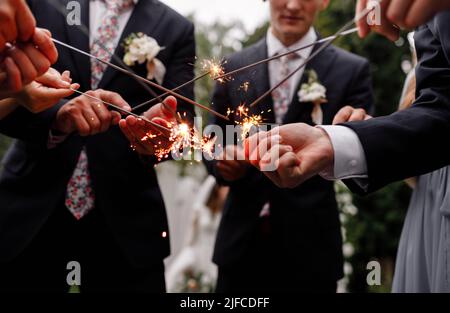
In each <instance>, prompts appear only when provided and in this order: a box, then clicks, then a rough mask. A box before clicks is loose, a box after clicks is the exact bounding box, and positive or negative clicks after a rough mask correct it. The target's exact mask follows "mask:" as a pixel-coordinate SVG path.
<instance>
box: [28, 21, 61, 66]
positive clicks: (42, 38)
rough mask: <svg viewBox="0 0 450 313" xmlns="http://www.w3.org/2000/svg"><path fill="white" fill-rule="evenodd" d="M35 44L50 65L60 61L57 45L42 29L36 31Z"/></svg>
mask: <svg viewBox="0 0 450 313" xmlns="http://www.w3.org/2000/svg"><path fill="white" fill-rule="evenodd" d="M33 43H34V44H35V45H36V46H37V48H38V49H39V51H41V52H42V53H43V54H44V55H45V57H46V58H47V59H48V60H49V62H50V64H54V63H55V62H56V60H58V50H56V47H55V44H54V43H53V41H52V40H51V38H50V37H49V36H48V35H47V34H46V33H45V32H44V31H43V30H42V29H36V32H35V33H34V35H33Z"/></svg>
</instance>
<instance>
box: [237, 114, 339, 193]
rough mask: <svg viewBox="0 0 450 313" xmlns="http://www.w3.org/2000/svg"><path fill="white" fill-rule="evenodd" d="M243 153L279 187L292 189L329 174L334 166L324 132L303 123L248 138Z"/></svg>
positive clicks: (330, 149)
mask: <svg viewBox="0 0 450 313" xmlns="http://www.w3.org/2000/svg"><path fill="white" fill-rule="evenodd" d="M245 154H246V157H247V158H248V159H249V160H250V163H251V164H252V165H254V166H256V167H257V168H259V169H261V170H262V171H263V173H264V174H265V175H266V176H267V177H269V178H270V179H271V180H272V181H273V182H274V183H275V184H276V185H277V186H278V187H280V188H294V187H296V186H298V185H300V184H301V183H303V182H305V181H306V180H308V179H310V178H311V177H313V176H315V175H317V174H319V173H321V172H323V171H327V172H328V171H331V170H330V169H332V168H333V164H334V150H333V145H332V143H331V140H330V138H329V137H328V135H327V133H326V132H325V131H324V130H322V129H320V128H318V127H312V126H309V125H307V124H303V123H297V124H288V125H284V126H281V127H278V128H275V129H273V130H271V131H270V132H260V133H257V134H255V135H253V136H251V137H249V138H248V139H247V140H246V141H245ZM274 169H275V170H274Z"/></svg>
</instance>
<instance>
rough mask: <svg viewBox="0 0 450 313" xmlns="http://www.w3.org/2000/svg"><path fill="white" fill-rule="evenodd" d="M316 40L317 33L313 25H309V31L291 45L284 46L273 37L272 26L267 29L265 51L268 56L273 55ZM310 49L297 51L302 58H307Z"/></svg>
mask: <svg viewBox="0 0 450 313" xmlns="http://www.w3.org/2000/svg"><path fill="white" fill-rule="evenodd" d="M316 40H317V34H316V31H315V29H314V27H311V28H310V29H309V31H308V32H307V33H306V35H305V36H303V37H302V38H301V39H300V40H299V41H297V42H296V43H294V44H293V45H291V46H289V47H286V46H284V45H283V43H281V41H280V40H279V39H278V38H277V37H275V35H274V34H273V32H272V27H270V28H269V30H268V31H267V52H268V55H269V57H272V56H274V55H275V54H277V53H283V52H286V50H294V49H297V48H300V47H303V46H306V45H309V44H312V43H313V42H315V41H316ZM310 53H311V51H310V49H304V50H300V51H298V52H297V54H298V55H300V56H301V57H302V58H304V59H307V58H308V57H309V55H310Z"/></svg>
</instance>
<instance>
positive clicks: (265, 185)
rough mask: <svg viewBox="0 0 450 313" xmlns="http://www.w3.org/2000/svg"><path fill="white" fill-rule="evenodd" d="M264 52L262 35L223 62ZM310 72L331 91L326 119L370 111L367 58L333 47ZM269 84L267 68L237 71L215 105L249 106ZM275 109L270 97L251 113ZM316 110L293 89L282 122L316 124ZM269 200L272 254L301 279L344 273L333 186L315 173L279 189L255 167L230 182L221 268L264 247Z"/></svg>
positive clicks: (219, 89)
mask: <svg viewBox="0 0 450 313" xmlns="http://www.w3.org/2000/svg"><path fill="white" fill-rule="evenodd" d="M317 48H318V46H317V47H316V48H315V49H317ZM266 57H267V45H266V41H265V39H263V40H262V41H260V42H258V43H257V44H255V45H253V46H251V47H249V48H247V49H245V50H243V51H241V52H239V53H236V54H235V55H233V56H231V57H230V58H229V59H228V60H227V63H226V65H225V66H226V70H227V71H230V70H233V69H236V68H239V67H241V66H244V65H246V64H249V63H252V62H255V61H259V60H261V59H264V58H266ZM308 69H314V70H315V71H316V72H317V74H318V76H319V79H320V80H321V82H322V84H323V85H324V86H325V87H326V88H327V98H328V103H327V104H324V105H323V106H322V109H323V113H324V124H331V122H332V120H333V118H334V116H335V114H336V113H337V112H338V111H339V110H340V109H341V108H342V107H343V106H344V105H352V106H355V107H363V108H365V109H366V110H368V111H370V110H371V107H372V103H373V98H372V87H371V75H370V69H369V63H368V62H367V60H365V59H363V58H361V57H358V56H356V55H353V54H350V53H348V52H346V51H344V50H341V49H339V48H336V47H333V46H331V47H329V48H327V49H325V50H324V51H323V52H322V53H321V54H320V56H318V57H317V58H316V59H314V60H313V61H312V62H311V63H309V64H308V65H307V67H306V70H308ZM245 81H249V82H250V89H249V91H248V93H245V92H239V91H238V90H239V86H240V85H241V84H242V83H243V82H245ZM305 82H307V75H303V77H302V79H301V81H300V83H299V85H298V87H297V89H296V90H299V88H300V84H301V83H305ZM269 85H270V82H269V73H268V66H267V65H262V66H258V67H256V68H254V69H253V70H250V71H247V72H243V73H241V74H238V75H237V76H235V77H234V80H233V81H231V82H229V83H226V84H217V85H216V88H215V91H214V95H213V104H214V109H215V110H217V111H219V112H221V113H224V112H226V110H227V108H228V107H232V108H236V107H237V106H238V105H239V104H241V103H244V102H245V103H250V102H251V101H253V100H254V99H256V98H257V97H258V96H259V95H261V94H262V93H263V92H265V91H267V90H268V89H269V88H270V87H269ZM272 107H273V101H272V98H271V97H268V98H266V100H264V101H263V102H262V103H261V105H260V106H259V107H255V109H254V110H253V112H254V113H258V112H261V111H265V112H268V110H269V109H272V111H271V112H270V113H268V114H267V113H266V114H265V115H264V118H265V121H266V122H268V123H274V120H275V118H274V114H273V108H272ZM312 107H313V105H312V104H311V103H300V102H299V100H298V97H297V93H295V95H294V98H293V101H292V104H291V105H290V107H289V110H288V112H287V114H286V116H285V119H284V124H290V123H296V122H305V123H309V124H312V120H311V112H312ZM211 123H214V124H219V125H221V126H222V127H225V123H223V121H222V120H220V119H217V118H213V119H212V121H211ZM207 166H208V168H209V170H210V172H211V173H212V174H213V175H215V176H216V177H217V178H218V179H219V181H221V182H222V183H224V184H226V183H227V182H225V181H224V180H223V179H222V178H221V177H220V175H219V174H218V173H217V170H216V168H215V162H208V164H207ZM267 202H269V203H270V211H271V215H270V222H271V228H272V230H273V234H274V236H275V238H274V239H275V240H274V242H275V246H276V247H275V248H274V249H276V250H270V249H271V248H269V247H267V246H266V247H264V248H263V249H268V250H269V251H271V252H269V253H272V254H277V253H278V255H277V258H279V259H280V260H283V262H285V263H284V264H286V267H287V268H289V269H290V270H291V271H292V269H294V271H293V273H295V275H296V277H301V276H303V277H304V278H305V277H310V276H311V275H317V276H316V277H325V278H328V279H329V280H334V279H338V278H340V277H341V276H342V252H341V250H342V249H341V243H342V242H341V235H340V222H339V217H338V211H337V205H336V200H335V194H334V189H333V183H332V182H328V181H325V180H323V179H321V178H320V177H314V178H312V179H311V180H309V181H308V182H306V183H305V184H303V185H302V186H300V187H298V188H296V189H293V190H288V189H280V188H278V187H276V186H275V185H273V184H272V183H271V182H270V181H269V180H268V179H267V178H266V177H265V176H264V175H263V174H261V173H260V172H258V171H257V170H256V169H253V168H252V169H250V170H249V172H248V174H247V175H246V176H245V177H244V178H243V179H241V180H239V181H237V182H234V183H232V184H231V191H230V194H229V197H228V199H227V202H226V206H225V210H224V213H223V218H222V222H221V224H220V228H219V232H218V235H217V242H216V247H215V253H214V261H215V262H216V263H217V264H218V265H219V266H223V267H231V268H232V266H235V265H236V264H239V263H240V262H243V261H244V260H245V259H248V258H251V255H250V254H251V252H249V251H251V250H252V247H253V246H256V245H258V243H257V241H258V240H259V239H258V238H259V237H258V231H259V229H258V228H259V226H258V225H259V214H260V211H261V209H262V207H263V205H264V204H265V203H267ZM260 262H264V260H260ZM297 275H298V276H297ZM305 275H307V276H305Z"/></svg>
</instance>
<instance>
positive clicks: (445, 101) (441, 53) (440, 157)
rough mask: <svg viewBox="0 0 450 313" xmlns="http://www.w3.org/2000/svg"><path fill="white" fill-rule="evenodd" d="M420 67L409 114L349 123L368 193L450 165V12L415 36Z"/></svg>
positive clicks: (400, 113)
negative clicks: (357, 144) (360, 152)
mask: <svg viewBox="0 0 450 313" xmlns="http://www.w3.org/2000/svg"><path fill="white" fill-rule="evenodd" d="M415 41H416V49H417V54H418V59H419V63H418V66H417V68H416V78H417V91H416V97H417V98H416V99H417V100H416V101H415V103H414V104H413V106H412V107H411V108H409V109H407V110H404V111H401V112H397V113H395V114H392V115H390V116H386V117H379V118H375V119H372V120H369V121H365V122H355V123H348V124H345V125H346V126H348V127H350V128H352V129H353V130H354V131H355V132H356V133H357V135H358V137H359V139H360V141H361V143H362V146H363V148H364V152H365V156H366V160H367V169H368V175H369V181H368V183H369V184H368V189H367V190H362V189H361V188H360V187H359V186H358V185H357V184H355V183H354V182H353V181H347V182H346V183H347V184H348V186H349V187H350V188H352V190H353V191H355V192H358V193H363V194H364V193H367V192H373V191H376V190H377V189H379V188H381V187H383V186H385V185H387V184H389V183H391V182H394V181H399V180H402V179H405V178H408V177H413V176H418V175H422V174H425V173H428V172H431V171H433V170H437V169H439V168H441V167H444V166H447V165H448V164H450V149H449V148H448V138H449V135H450V11H447V12H443V13H440V14H438V15H437V16H436V17H435V18H434V19H433V20H432V21H430V22H429V23H428V24H426V25H424V26H421V27H420V28H419V29H418V30H417V31H416V33H415Z"/></svg>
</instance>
